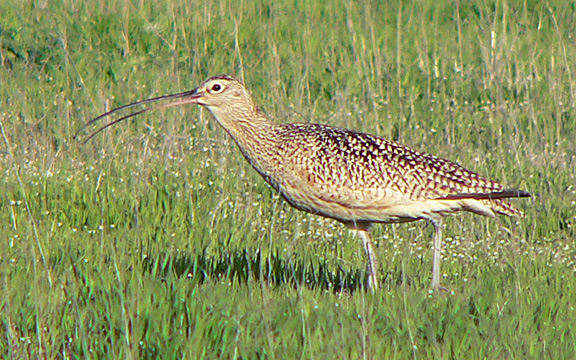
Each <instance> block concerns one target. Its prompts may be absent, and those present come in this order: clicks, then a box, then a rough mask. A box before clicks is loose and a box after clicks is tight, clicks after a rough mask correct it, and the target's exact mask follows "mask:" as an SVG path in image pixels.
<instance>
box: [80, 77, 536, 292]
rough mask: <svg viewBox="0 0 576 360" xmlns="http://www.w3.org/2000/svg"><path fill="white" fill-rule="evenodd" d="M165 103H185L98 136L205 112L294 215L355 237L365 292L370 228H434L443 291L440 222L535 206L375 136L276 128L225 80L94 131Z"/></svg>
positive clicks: (436, 280) (371, 266)
mask: <svg viewBox="0 0 576 360" xmlns="http://www.w3.org/2000/svg"><path fill="white" fill-rule="evenodd" d="M166 99H179V100H178V101H175V102H171V103H168V104H165V105H159V106H156V107H153V108H150V109H145V110H142V111H139V112H136V113H134V114H130V115H128V116H125V117H123V118H120V119H118V120H116V121H114V122H112V123H110V124H108V125H106V126H104V127H102V128H100V129H99V130H98V131H97V132H96V133H98V132H99V131H101V130H102V129H104V128H106V127H108V126H110V125H112V124H115V123H117V122H119V121H122V120H124V119H126V118H128V117H131V116H134V115H137V114H140V113H142V112H145V111H148V110H153V109H157V108H163V107H169V106H176V105H183V104H189V103H192V104H199V105H201V106H204V107H206V108H207V109H208V110H209V111H210V112H211V113H212V115H213V116H214V117H215V119H216V120H217V121H218V122H219V123H220V125H222V127H223V128H224V129H225V130H226V131H227V132H228V133H229V134H230V135H231V136H232V138H233V139H234V141H235V142H236V143H237V145H238V147H239V148H240V151H241V152H242V154H243V155H244V156H245V157H246V159H247V160H248V161H249V162H250V164H251V165H252V166H253V167H254V168H255V169H256V170H257V171H258V172H259V173H260V174H261V175H262V176H263V177H264V179H265V180H266V181H267V182H268V183H269V184H270V185H271V186H272V187H274V189H276V190H277V191H278V192H279V193H280V194H281V195H282V196H283V197H284V198H285V199H286V200H287V201H288V202H289V203H290V204H291V205H292V206H294V207H295V208H297V209H300V210H304V211H307V212H310V213H313V214H318V215H321V216H325V217H329V218H333V219H336V220H338V221H340V222H342V223H344V224H345V225H346V226H348V227H349V228H351V229H355V230H358V231H359V234H360V237H361V239H362V241H363V244H364V248H365V251H366V254H367V257H368V266H367V273H368V286H369V287H373V288H376V287H377V277H376V270H377V265H376V256H375V254H374V251H373V248H372V244H371V242H370V239H369V236H368V231H369V230H370V227H371V225H372V224H373V223H400V222H408V221H416V220H428V221H430V222H431V223H432V224H433V225H434V265H433V275H432V286H433V288H435V289H437V288H439V287H440V255H441V231H442V226H443V225H442V217H443V216H445V215H449V214H452V213H454V212H457V211H470V212H473V213H476V214H480V215H485V216H491V217H494V216H495V215H496V214H503V215H509V216H512V215H521V212H520V211H518V210H516V209H514V208H513V207H512V206H511V204H509V203H508V202H506V201H505V200H504V199H505V198H511V197H529V196H530V194H529V193H527V192H525V191H520V190H515V189H509V188H506V187H504V186H503V185H501V184H499V183H497V182H495V181H492V180H489V179H487V178H484V177H482V176H480V175H478V174H476V173H474V172H472V171H469V170H467V169H465V168H463V167H462V166H460V165H458V164H456V163H453V162H451V161H448V160H444V159H440V158H437V157H435V156H432V155H429V154H424V153H419V152H417V151H414V150H412V149H410V148H408V147H406V146H404V145H401V144H398V143H395V142H393V141H389V140H386V139H383V138H381V137H378V136H375V135H370V134H365V133H360V132H356V131H352V130H346V129H339V128H334V127H330V126H327V125H319V124H274V123H271V122H270V121H269V120H268V118H267V117H266V115H265V114H264V113H263V112H262V110H261V109H260V108H259V107H258V106H256V105H255V104H254V101H253V99H252V96H251V94H250V93H249V92H248V90H247V89H246V88H245V87H244V85H243V84H242V83H241V82H240V81H239V80H237V79H236V78H233V77H231V76H228V75H219V76H215V77H212V78H210V79H208V80H206V81H205V82H204V83H203V84H202V85H200V86H199V87H198V88H197V89H195V90H193V91H188V92H184V93H180V94H175V95H169V96H165V97H159V98H154V99H150V100H144V101H142V102H137V103H134V104H130V105H126V106H123V107H120V108H118V109H114V110H112V111H110V112H108V113H105V114H103V115H101V116H99V117H98V118H96V119H94V120H93V121H92V122H94V121H97V120H99V119H100V118H102V117H104V116H108V115H110V114H112V113H114V112H116V111H118V110H120V109H125V108H128V107H132V106H135V105H139V104H142V103H151V102H155V101H158V100H166ZM92 122H90V123H92ZM90 123H89V124H90ZM96 133H94V134H92V135H91V136H90V137H89V138H88V139H90V138H91V137H92V136H94V135H95V134H96Z"/></svg>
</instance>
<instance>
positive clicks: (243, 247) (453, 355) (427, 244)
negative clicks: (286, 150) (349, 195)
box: [0, 0, 576, 359]
mask: <svg viewBox="0 0 576 360" xmlns="http://www.w3.org/2000/svg"><path fill="white" fill-rule="evenodd" d="M575 29H576V6H575V5H574V3H573V2H570V1H563V0H549V1H543V2H537V1H509V0H494V1H488V0H473V1H465V2H464V1H462V2H460V1H458V0H455V1H431V0H424V1H400V2H396V1H390V2H387V1H364V2H352V1H340V0H329V1H289V0H288V1H235V0H224V1H214V0H205V1H186V0H158V1H123V0H106V1H104V0H88V1H73V0H58V1H43V0H22V1H1V2H0V225H1V227H0V229H1V234H0V339H1V340H0V358H7V359H104V358H109V359H156V358H162V359H216V358H224V359H257V358H262V359H292V358H300V359H322V358H326V359H329V358H341V359H405V358H412V359H431V358H438V359H573V358H576V345H575V344H576V330H575V329H576V311H575V309H574V308H575V306H576V249H575V246H576V243H575V238H576V231H575V227H576V109H575V105H576V65H575V64H576V63H575V61H574V59H576V33H575ZM220 73H229V74H232V75H236V76H238V77H240V78H242V79H243V80H244V81H245V83H246V84H247V86H248V87H249V88H250V89H251V90H252V92H253V94H254V96H255V98H256V99H257V101H258V103H259V104H261V105H262V107H263V108H264V109H265V111H266V112H267V113H268V114H269V115H270V117H271V118H273V119H274V121H277V122H320V123H326V124H330V125H334V126H339V127H348V128H353V129H356V130H360V131H365V132H370V133H374V134H378V135H380V136H383V137H386V138H389V139H392V140H396V141H399V142H401V143H403V144H406V145H408V146H410V147H413V148H415V149H418V150H421V151H425V152H430V153H433V154H436V155H438V156H440V157H444V158H448V159H451V160H453V161H456V162H458V163H460V164H462V165H464V166H465V167H467V168H470V169H472V170H474V171H477V172H479V173H481V174H483V175H486V176H488V177H491V178H494V179H497V180H499V181H501V182H503V183H505V184H508V185H509V186H511V187H516V188H520V189H524V190H527V191H529V192H531V193H532V194H533V198H531V199H518V200H514V203H515V204H516V206H517V207H518V208H519V209H521V210H522V211H523V212H524V213H525V216H524V217H523V218H504V217H502V218H499V219H486V218H481V217H478V216H473V215H469V214H461V215H459V216H455V217H451V218H449V219H447V227H446V231H445V249H444V253H443V258H444V259H443V280H442V281H443V284H444V285H445V286H447V287H448V288H449V289H450V291H448V292H444V293H440V294H438V293H436V294H435V293H432V292H431V291H430V276H431V267H432V243H431V231H432V230H431V228H430V227H429V226H428V225H427V224H426V223H424V222H419V223H410V224H401V225H382V226H376V227H375V229H374V231H373V236H374V238H375V241H376V243H377V254H378V258H379V261H380V264H381V268H382V269H381V273H380V274H379V275H380V279H381V284H382V288H381V290H380V291H378V292H376V293H369V292H368V293H367V292H365V291H363V290H362V288H361V286H360V284H361V283H362V281H363V280H364V274H365V268H364V264H365V259H364V254H363V251H362V249H361V246H360V242H359V239H358V238H356V237H354V236H353V234H351V233H349V232H348V231H347V230H346V229H345V228H344V227H343V226H341V225H340V224H339V223H336V222H334V221H332V220H328V219H322V218H319V217H317V216H313V215H309V214H305V213H302V212H298V211H297V210H294V209H292V208H290V207H289V206H288V205H287V204H286V203H284V202H283V201H282V199H281V198H279V196H278V195H277V194H275V193H274V191H273V190H272V189H270V188H269V187H268V186H267V185H266V183H265V182H264V181H263V180H262V179H261V178H260V177H259V175H258V174H257V173H256V172H255V171H254V170H253V169H252V168H251V167H250V165H249V164H248V163H247V162H246V161H245V159H244V158H243V157H242V155H241V154H240V152H239V151H238V149H237V148H236V146H235V144H234V143H233V141H232V140H231V139H230V138H229V137H228V135H227V134H226V133H225V132H224V131H223V130H222V129H220V128H219V127H218V125H217V124H216V122H215V121H214V120H213V119H212V118H211V116H210V114H209V113H208V112H206V111H204V110H201V109H199V108H197V107H195V106H186V107H181V108H174V109H168V110H162V111H157V112H153V113H148V114H146V115H144V116H140V117H137V118H134V119H133V120H131V121H127V122H124V123H121V124H119V125H116V126H114V127H112V128H110V129H108V130H106V131H104V132H103V133H101V134H99V135H98V136H96V137H95V138H94V139H93V140H91V141H90V142H88V143H87V144H85V145H81V143H80V142H78V141H76V140H74V139H73V136H74V134H75V132H76V131H77V130H78V129H79V128H80V127H81V126H82V125H83V124H84V123H85V122H86V121H88V120H90V119H92V118H94V117H95V116H97V115H99V114H101V113H103V112H105V111H107V110H109V109H111V108H113V107H116V106H119V105H123V104H127V103H130V102H133V101H136V100H140V99H145V98H150V97H154V96H159V95H165V94H169V93H175V92H181V91H184V90H190V89H193V88H194V87H196V86H197V85H199V84H200V83H201V82H202V81H203V80H204V79H206V78H207V77H209V76H211V75H216V74H220ZM89 130H94V128H91V129H89ZM82 135H83V136H84V135H85V133H82Z"/></svg>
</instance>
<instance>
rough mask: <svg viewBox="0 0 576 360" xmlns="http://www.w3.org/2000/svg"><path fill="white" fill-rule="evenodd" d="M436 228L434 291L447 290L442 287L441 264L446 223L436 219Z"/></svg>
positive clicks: (433, 267)
mask: <svg viewBox="0 0 576 360" xmlns="http://www.w3.org/2000/svg"><path fill="white" fill-rule="evenodd" d="M431 223H432V225H433V226H434V236H433V239H434V262H433V265H432V289H433V290H434V291H437V290H447V289H446V288H444V287H442V286H440V262H441V261H442V229H443V228H444V222H443V220H442V218H441V217H438V218H434V219H432V220H431Z"/></svg>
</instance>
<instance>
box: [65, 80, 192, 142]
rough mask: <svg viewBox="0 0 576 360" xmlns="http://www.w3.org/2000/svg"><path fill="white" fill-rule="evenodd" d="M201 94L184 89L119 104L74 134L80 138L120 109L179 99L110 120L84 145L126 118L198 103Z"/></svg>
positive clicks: (85, 140) (91, 135) (88, 138)
mask: <svg viewBox="0 0 576 360" xmlns="http://www.w3.org/2000/svg"><path fill="white" fill-rule="evenodd" d="M200 96H201V95H200V94H199V93H198V91H197V90H196V89H195V90H190V91H184V92H181V93H177V94H172V95H164V96H158V97H155V98H151V99H146V100H140V101H136V102H133V103H131V104H128V105H123V106H119V107H117V108H115V109H112V110H110V111H108V112H105V113H104V114H102V115H100V116H98V117H95V118H94V119H92V120H90V121H88V122H87V123H86V124H84V125H83V126H82V127H81V128H80V129H78V131H77V132H76V134H74V139H77V138H78V135H79V134H80V133H81V132H82V131H84V130H85V129H86V128H87V127H89V126H90V125H92V124H94V123H96V122H98V121H100V120H101V119H103V118H105V117H108V116H110V115H113V114H115V113H117V112H118V111H121V110H124V109H128V108H132V107H135V106H139V105H144V104H151V103H155V102H158V101H166V100H177V101H172V102H169V103H165V104H161V105H157V106H153V107H149V108H146V109H143V110H139V111H136V112H133V113H131V114H129V115H125V116H122V117H121V118H119V119H116V120H114V121H112V122H109V123H108V124H106V125H103V126H101V127H100V128H98V130H96V131H95V132H93V133H92V134H90V135H89V136H88V137H87V138H86V139H84V141H82V145H84V144H86V143H87V142H88V141H90V139H92V138H93V137H94V136H96V135H97V134H98V133H100V132H101V131H102V130H104V129H107V128H109V127H110V126H112V125H114V124H117V123H119V122H121V121H124V120H126V119H129V118H131V117H133V116H136V115H140V114H143V113H145V112H148V111H153V110H158V109H164V108H169V107H173V106H180V105H186V104H198V99H199V98H200Z"/></svg>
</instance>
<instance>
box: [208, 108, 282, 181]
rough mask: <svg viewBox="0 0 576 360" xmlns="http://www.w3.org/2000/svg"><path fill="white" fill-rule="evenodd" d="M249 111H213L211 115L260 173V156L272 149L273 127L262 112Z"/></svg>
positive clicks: (257, 110) (259, 110) (258, 110)
mask: <svg viewBox="0 0 576 360" xmlns="http://www.w3.org/2000/svg"><path fill="white" fill-rule="evenodd" d="M250 110H251V111H246V109H242V111H234V109H228V111H225V112H222V111H213V110H211V112H212V115H213V116H214V118H215V119H216V120H217V121H218V123H219V124H220V125H221V126H222V127H223V128H224V130H226V132H228V134H230V136H231V137H232V138H233V139H234V141H235V142H236V144H237V145H238V147H239V148H240V151H242V154H244V156H245V157H246V159H248V161H249V162H250V163H251V164H252V165H253V166H254V167H255V168H256V170H258V171H260V169H259V168H261V167H262V165H263V164H261V162H262V161H263V159H262V156H261V154H262V153H266V152H268V150H271V148H273V147H274V131H273V128H274V125H273V124H272V123H271V122H270V121H269V120H268V118H267V116H266V115H265V114H264V112H263V111H262V110H261V109H259V108H257V107H254V108H253V109H250Z"/></svg>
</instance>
